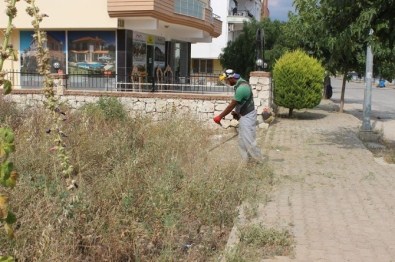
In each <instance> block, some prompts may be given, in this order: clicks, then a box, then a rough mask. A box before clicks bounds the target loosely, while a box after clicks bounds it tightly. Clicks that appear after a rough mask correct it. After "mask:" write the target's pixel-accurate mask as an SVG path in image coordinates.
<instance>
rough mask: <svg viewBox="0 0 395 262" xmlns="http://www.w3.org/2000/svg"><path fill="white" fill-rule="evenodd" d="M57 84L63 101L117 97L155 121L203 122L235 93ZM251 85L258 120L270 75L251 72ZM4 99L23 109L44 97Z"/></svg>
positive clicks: (24, 94) (26, 93)
mask: <svg viewBox="0 0 395 262" xmlns="http://www.w3.org/2000/svg"><path fill="white" fill-rule="evenodd" d="M56 82H57V84H58V88H57V93H58V94H59V95H60V98H61V101H63V102H65V103H67V104H68V105H69V106H70V107H71V108H73V109H77V108H79V107H81V106H83V105H85V104H87V103H94V102H97V101H98V100H99V99H100V97H116V98H117V99H119V101H120V102H121V103H122V104H123V105H124V106H125V108H126V110H127V111H128V112H129V113H130V115H131V116H137V115H149V116H152V118H153V119H155V120H160V119H162V118H163V117H164V116H165V115H166V114H169V113H170V112H171V113H180V114H182V113H188V114H189V115H192V116H195V117H196V118H197V119H199V120H201V121H207V122H209V123H211V124H213V126H215V125H214V122H213V121H210V120H211V119H212V118H213V117H214V116H215V115H218V114H219V113H221V112H222V111H223V110H224V109H225V108H226V106H227V105H228V103H229V102H230V100H231V99H232V95H213V94H206V95H204V94H185V93H183V94H178V93H156V92H155V93H132V92H93V91H70V90H63V89H62V87H61V84H62V82H61V80H60V79H59V80H57V81H56ZM250 84H251V86H252V88H253V95H254V102H255V106H256V108H257V110H258V119H259V118H260V115H261V114H262V111H263V108H264V107H270V105H271V100H272V98H271V77H270V74H269V73H267V72H252V73H251V77H250ZM5 99H9V100H11V101H13V102H15V103H16V104H17V105H19V106H20V107H22V108H26V107H38V106H42V105H43V101H44V100H45V98H44V95H43V93H42V91H41V90H25V89H16V90H13V91H12V93H11V94H10V95H8V96H5ZM231 120H232V116H231V114H229V115H228V116H226V118H225V119H224V120H223V121H222V124H223V126H224V127H227V126H229V125H230V124H231Z"/></svg>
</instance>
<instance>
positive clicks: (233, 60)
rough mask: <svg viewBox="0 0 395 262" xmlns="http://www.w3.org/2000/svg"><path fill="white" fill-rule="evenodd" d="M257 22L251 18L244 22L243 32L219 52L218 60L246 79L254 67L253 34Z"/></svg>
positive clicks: (254, 46) (254, 33) (257, 24)
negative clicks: (250, 20)
mask: <svg viewBox="0 0 395 262" xmlns="http://www.w3.org/2000/svg"><path fill="white" fill-rule="evenodd" d="M258 26H259V23H258V22H257V21H255V20H253V21H252V22H250V23H247V22H244V26H243V33H242V34H241V35H240V36H239V37H237V38H236V40H235V41H233V42H231V41H230V42H228V44H227V46H226V47H225V48H224V49H223V53H222V54H220V56H219V60H220V63H221V65H222V66H223V67H224V68H232V69H234V70H235V71H236V72H239V73H240V74H241V75H242V76H243V77H245V78H246V79H248V78H249V75H250V72H251V71H253V70H254V68H255V60H256V56H255V49H256V45H255V35H256V30H257V29H258Z"/></svg>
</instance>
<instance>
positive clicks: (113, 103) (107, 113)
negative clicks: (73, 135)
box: [82, 97, 128, 120]
mask: <svg viewBox="0 0 395 262" xmlns="http://www.w3.org/2000/svg"><path fill="white" fill-rule="evenodd" d="M82 110H84V111H85V112H86V113H88V114H90V115H97V114H98V115H101V116H103V117H104V118H105V119H106V120H126V118H127V115H128V113H127V112H126V110H125V108H124V107H123V105H122V104H121V102H119V100H118V99H116V98H115V97H101V98H100V99H99V101H97V102H96V103H89V104H86V105H85V106H84V107H83V108H82Z"/></svg>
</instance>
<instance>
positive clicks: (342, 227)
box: [258, 104, 395, 262]
mask: <svg viewBox="0 0 395 262" xmlns="http://www.w3.org/2000/svg"><path fill="white" fill-rule="evenodd" d="M328 108H330V107H328V104H326V105H324V106H321V108H320V107H318V108H316V109H312V110H306V112H297V116H296V118H292V119H288V118H280V119H278V120H277V121H276V123H274V124H273V125H272V126H270V128H269V130H268V132H267V134H266V137H265V140H264V145H263V146H262V148H263V150H264V151H266V153H267V154H268V156H269V162H270V165H271V166H272V167H273V170H274V172H275V174H276V175H277V176H279V177H280V183H279V184H278V185H277V186H276V187H275V189H274V191H273V195H272V201H270V202H268V203H267V204H266V205H262V206H261V207H260V208H259V213H260V216H259V218H258V220H259V221H260V223H262V224H264V225H267V226H270V227H276V228H281V229H283V228H287V229H289V230H290V231H291V232H292V233H293V235H294V237H295V252H294V253H295V254H294V258H289V259H288V261H307V262H309V261H336V262H337V261H358V262H360V261H367V262H370V261H372V262H373V261H380V262H389V261H395V249H394V243H395V219H394V218H395V190H394V187H395V165H382V164H380V163H378V161H376V160H375V159H374V156H373V154H372V153H371V152H370V151H369V150H367V149H366V148H365V146H364V144H363V143H362V142H361V141H360V140H359V139H358V135H357V133H358V130H359V126H360V120H358V119H357V118H355V117H354V116H351V115H348V114H341V113H337V112H334V111H333V110H328ZM281 259H282V260H281V261H284V258H283V257H282V258H281ZM263 261H280V260H279V259H278V258H272V259H264V260H263Z"/></svg>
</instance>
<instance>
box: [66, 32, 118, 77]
mask: <svg viewBox="0 0 395 262" xmlns="http://www.w3.org/2000/svg"><path fill="white" fill-rule="evenodd" d="M115 50H116V44H115V31H69V32H68V67H69V68H68V70H69V71H68V72H69V74H113V73H114V72H115V69H116V66H115V65H116V60H115Z"/></svg>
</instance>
